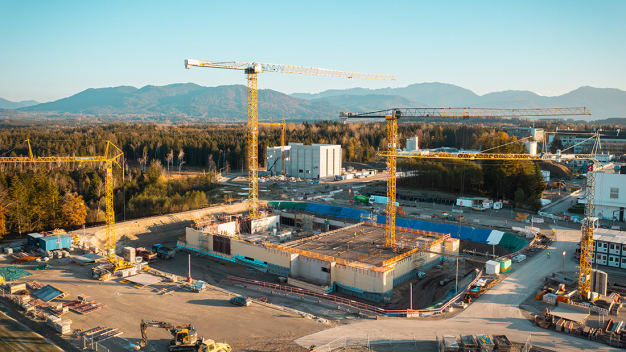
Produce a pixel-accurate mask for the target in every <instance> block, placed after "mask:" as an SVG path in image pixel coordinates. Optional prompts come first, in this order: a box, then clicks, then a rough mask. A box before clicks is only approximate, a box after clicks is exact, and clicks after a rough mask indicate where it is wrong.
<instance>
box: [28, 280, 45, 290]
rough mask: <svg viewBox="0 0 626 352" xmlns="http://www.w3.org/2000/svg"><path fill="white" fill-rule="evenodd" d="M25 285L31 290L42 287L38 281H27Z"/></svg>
mask: <svg viewBox="0 0 626 352" xmlns="http://www.w3.org/2000/svg"><path fill="white" fill-rule="evenodd" d="M26 287H28V289H30V290H31V291H36V290H39V289H41V288H43V287H44V285H43V284H42V283H40V282H38V281H28V282H27V283H26Z"/></svg>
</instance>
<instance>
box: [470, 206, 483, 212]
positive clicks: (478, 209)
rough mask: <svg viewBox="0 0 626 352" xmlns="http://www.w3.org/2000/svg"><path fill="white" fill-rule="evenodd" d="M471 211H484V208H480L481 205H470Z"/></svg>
mask: <svg viewBox="0 0 626 352" xmlns="http://www.w3.org/2000/svg"><path fill="white" fill-rule="evenodd" d="M472 209H473V210H477V211H484V210H485V208H483V207H482V205H472Z"/></svg>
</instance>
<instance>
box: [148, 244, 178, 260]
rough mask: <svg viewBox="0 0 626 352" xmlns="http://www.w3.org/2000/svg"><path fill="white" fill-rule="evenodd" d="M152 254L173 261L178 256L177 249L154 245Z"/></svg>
mask: <svg viewBox="0 0 626 352" xmlns="http://www.w3.org/2000/svg"><path fill="white" fill-rule="evenodd" d="M152 252H154V253H156V256H157V257H159V258H163V259H172V258H174V254H176V248H170V247H165V246H164V245H162V244H158V243H157V244H153V245H152Z"/></svg>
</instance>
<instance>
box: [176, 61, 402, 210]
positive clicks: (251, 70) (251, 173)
mask: <svg viewBox="0 0 626 352" xmlns="http://www.w3.org/2000/svg"><path fill="white" fill-rule="evenodd" d="M194 66H196V67H211V68H221V69H229V70H241V71H244V73H245V74H246V79H247V81H248V125H247V129H248V131H247V133H248V146H247V151H248V203H249V210H248V217H249V219H250V220H256V219H258V218H259V151H258V149H259V128H258V126H259V112H258V96H257V95H258V91H257V75H258V74H259V73H262V72H277V73H293V74H301V75H313V76H327V77H344V78H349V79H352V78H359V79H383V80H395V78H394V77H393V76H392V75H381V74H373V73H359V72H346V71H336V70H329V69H324V68H316V67H305V66H292V65H279V64H267V63H258V62H236V61H229V62H213V61H202V60H192V59H188V60H185V68H187V69H189V68H191V67H194Z"/></svg>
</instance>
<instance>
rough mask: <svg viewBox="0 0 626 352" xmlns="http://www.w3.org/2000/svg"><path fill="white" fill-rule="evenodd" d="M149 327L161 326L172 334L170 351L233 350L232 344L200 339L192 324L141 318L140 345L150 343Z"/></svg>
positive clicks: (225, 351) (213, 351) (211, 351)
mask: <svg viewBox="0 0 626 352" xmlns="http://www.w3.org/2000/svg"><path fill="white" fill-rule="evenodd" d="M148 328H161V329H165V330H167V331H168V332H169V333H170V334H172V341H170V347H169V351H170V352H181V351H194V352H195V351H198V352H228V351H231V350H232V347H230V345H228V344H225V343H217V342H215V341H213V340H210V339H203V338H202V339H198V332H197V331H196V329H195V328H194V327H193V325H191V324H185V325H173V324H171V323H168V322H164V321H156V320H149V319H142V320H141V342H140V343H139V347H146V345H147V344H148Z"/></svg>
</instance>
